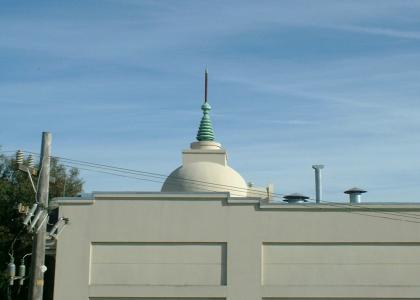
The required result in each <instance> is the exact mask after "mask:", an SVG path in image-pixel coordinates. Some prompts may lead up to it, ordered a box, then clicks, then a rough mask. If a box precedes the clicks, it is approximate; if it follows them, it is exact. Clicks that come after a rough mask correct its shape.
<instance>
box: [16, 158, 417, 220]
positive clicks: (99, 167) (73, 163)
mask: <svg viewBox="0 0 420 300" xmlns="http://www.w3.org/2000/svg"><path fill="white" fill-rule="evenodd" d="M24 152H27V153H31V154H34V155H37V156H39V154H38V153H36V152H30V151H24ZM51 157H52V158H56V159H59V160H62V161H66V162H67V163H69V164H70V165H66V166H68V167H76V168H79V169H83V170H88V171H96V172H100V173H105V174H109V175H114V176H119V177H126V178H133V179H138V180H144V181H151V182H157V183H163V181H159V180H153V179H149V178H144V177H151V178H154V179H161V180H163V179H166V177H167V176H166V175H163V174H159V173H152V172H145V171H139V170H133V169H128V168H120V167H115V166H110V165H104V164H97V163H92V162H87V161H81V160H74V159H70V158H65V157H59V156H51ZM80 165H82V166H84V167H80ZM104 170H106V171H104ZM109 171H114V172H119V173H123V174H117V173H113V172H109ZM127 174H131V175H140V176H143V177H142V178H140V177H134V176H129V175H127ZM175 178H176V180H175V181H187V182H191V184H192V183H194V184H195V185H196V186H195V187H196V188H198V189H201V190H205V191H211V192H214V190H212V189H209V187H210V188H211V187H213V188H215V187H231V188H233V189H237V192H238V190H239V191H245V190H246V189H243V188H240V187H235V186H229V185H223V184H220V185H219V184H214V183H210V182H204V181H200V180H192V179H186V178H181V177H175ZM168 184H176V182H172V183H171V182H168ZM200 185H201V186H200ZM253 192H254V193H258V192H259V191H253ZM231 194H232V193H231ZM261 194H264V195H266V193H264V192H261ZM283 195H284V194H279V193H272V194H271V196H272V197H273V198H279V197H280V196H283ZM310 200H314V199H310ZM322 203H323V204H325V205H330V206H333V207H340V208H342V207H343V206H345V207H346V206H347V207H349V208H359V209H360V210H365V211H369V212H375V213H378V214H383V215H392V216H400V217H405V218H411V219H420V216H419V215H413V214H410V213H407V214H404V213H395V212H387V211H383V210H378V209H375V208H371V207H365V206H363V205H356V204H346V203H338V202H330V201H322ZM349 212H352V213H357V214H360V213H358V212H355V211H349ZM362 215H366V216H372V217H381V218H386V219H392V220H396V221H406V222H412V223H420V222H416V221H411V220H407V219H396V218H391V217H383V216H378V215H367V214H365V213H364V214H362Z"/></svg>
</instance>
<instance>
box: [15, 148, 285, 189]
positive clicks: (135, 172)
mask: <svg viewBox="0 0 420 300" xmlns="http://www.w3.org/2000/svg"><path fill="white" fill-rule="evenodd" d="M23 152H27V153H30V154H33V155H37V156H39V154H38V153H36V152H30V151H23ZM51 158H55V159H59V160H61V161H67V162H68V163H74V164H77V165H84V166H90V167H99V168H105V169H109V170H112V171H117V172H124V173H129V174H135V175H142V176H149V177H154V178H158V179H163V180H165V179H166V178H167V177H168V176H167V175H165V174H159V173H153V172H146V171H140V170H134V169H128V168H121V167H116V166H111V165H105V164H98V163H92V162H87V161H82V160H75V159H70V158H65V157H60V156H51ZM171 180H172V181H181V182H188V183H191V184H194V185H198V184H200V185H204V186H208V187H223V188H230V189H234V190H236V191H237V192H247V191H248V189H247V188H241V187H238V186H232V185H225V184H218V183H213V182H208V181H202V180H195V179H189V178H184V177H179V176H171ZM253 193H255V194H261V195H267V193H266V192H265V191H258V190H254V191H253ZM272 194H273V195H277V196H284V194H278V193H272Z"/></svg>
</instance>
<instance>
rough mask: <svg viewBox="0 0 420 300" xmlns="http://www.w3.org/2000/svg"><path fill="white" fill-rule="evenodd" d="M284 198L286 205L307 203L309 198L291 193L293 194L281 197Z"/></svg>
mask: <svg viewBox="0 0 420 300" xmlns="http://www.w3.org/2000/svg"><path fill="white" fill-rule="evenodd" d="M283 198H284V200H283V201H284V202H287V203H305V202H308V199H309V197H307V196H305V195H302V194H299V193H293V194H289V195H286V196H284V197H283Z"/></svg>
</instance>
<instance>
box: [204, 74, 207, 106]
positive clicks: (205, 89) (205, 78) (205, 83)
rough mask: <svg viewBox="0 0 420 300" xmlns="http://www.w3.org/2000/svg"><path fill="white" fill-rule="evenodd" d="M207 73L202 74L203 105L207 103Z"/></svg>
mask: <svg viewBox="0 0 420 300" xmlns="http://www.w3.org/2000/svg"><path fill="white" fill-rule="evenodd" d="M207 87H208V72H207V68H206V72H205V73H204V103H207Z"/></svg>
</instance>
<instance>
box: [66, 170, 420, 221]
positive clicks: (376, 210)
mask: <svg viewBox="0 0 420 300" xmlns="http://www.w3.org/2000/svg"><path fill="white" fill-rule="evenodd" d="M64 165H65V166H68V167H74V166H75V165H66V164H64ZM81 169H82V170H87V171H95V172H100V173H105V174H110V175H115V176H120V177H126V178H133V179H139V180H145V181H152V182H157V183H163V182H162V181H157V180H151V179H147V178H139V177H135V176H129V175H122V174H116V173H112V172H107V171H102V170H100V169H99V170H98V169H92V168H81ZM172 184H176V183H172ZM197 188H198V189H202V190H206V191H210V192H214V190H210V189H207V188H203V187H197ZM231 195H233V196H235V194H232V193H231ZM277 198H278V197H277ZM310 200H311V201H315V199H313V198H310ZM322 203H324V204H325V205H329V206H333V207H339V208H343V206H345V207H349V208H355V207H356V208H360V209H361V210H365V211H368V212H372V213H377V214H382V215H392V216H399V217H405V218H414V219H420V216H411V215H404V214H398V213H392V212H386V211H382V210H378V209H375V208H371V207H364V206H362V205H355V204H346V203H337V202H330V201H322ZM300 205H303V206H307V207H312V208H313V206H308V205H305V203H300ZM345 212H348V213H354V214H358V215H361V216H370V217H376V218H382V219H388V220H394V221H403V222H410V223H420V222H419V221H414V220H409V219H400V218H392V217H387V216H380V215H372V214H366V212H356V211H345Z"/></svg>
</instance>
